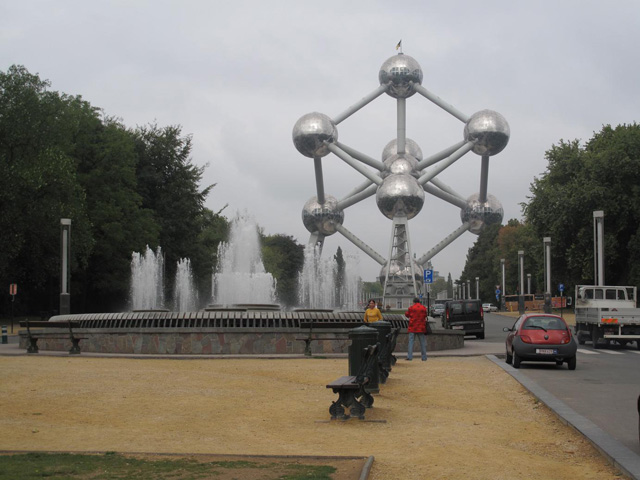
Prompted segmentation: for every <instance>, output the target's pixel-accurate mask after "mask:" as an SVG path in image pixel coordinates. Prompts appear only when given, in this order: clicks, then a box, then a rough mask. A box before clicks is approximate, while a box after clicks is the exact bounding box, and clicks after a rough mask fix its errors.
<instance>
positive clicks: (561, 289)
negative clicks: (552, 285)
mask: <svg viewBox="0 0 640 480" xmlns="http://www.w3.org/2000/svg"><path fill="white" fill-rule="evenodd" d="M558 290H560V291H561V292H564V283H561V284H560V285H558Z"/></svg>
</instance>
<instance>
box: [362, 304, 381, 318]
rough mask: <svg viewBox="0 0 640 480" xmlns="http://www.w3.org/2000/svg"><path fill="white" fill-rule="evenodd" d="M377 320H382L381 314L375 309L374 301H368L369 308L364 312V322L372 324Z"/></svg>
mask: <svg viewBox="0 0 640 480" xmlns="http://www.w3.org/2000/svg"><path fill="white" fill-rule="evenodd" d="M378 320H382V313H380V310H379V309H378V307H376V301H375V300H369V306H368V307H367V309H366V310H365V311H364V322H365V323H373V322H377V321H378Z"/></svg>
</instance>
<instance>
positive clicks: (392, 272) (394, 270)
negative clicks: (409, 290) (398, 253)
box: [380, 260, 422, 282]
mask: <svg viewBox="0 0 640 480" xmlns="http://www.w3.org/2000/svg"><path fill="white" fill-rule="evenodd" d="M388 264H389V262H387V263H386V264H385V265H384V266H383V267H382V268H381V269H380V281H381V282H384V277H385V276H386V275H387V265H388ZM413 271H414V274H415V278H416V280H420V282H422V267H421V266H420V265H419V264H418V262H416V261H415V260H413ZM398 275H402V276H405V275H406V276H408V277H409V278H411V268H410V267H409V265H405V266H404V268H400V264H399V263H398V261H397V260H391V266H390V267H389V278H391V277H395V276H398Z"/></svg>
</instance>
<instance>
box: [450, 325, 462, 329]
mask: <svg viewBox="0 0 640 480" xmlns="http://www.w3.org/2000/svg"><path fill="white" fill-rule="evenodd" d="M451 330H464V326H463V325H453V326H452V327H451Z"/></svg>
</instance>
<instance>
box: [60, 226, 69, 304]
mask: <svg viewBox="0 0 640 480" xmlns="http://www.w3.org/2000/svg"><path fill="white" fill-rule="evenodd" d="M70 253H71V219H70V218H61V219H60V257H61V262H60V264H61V273H60V315H68V314H70V313H71V294H70V293H69V281H70V279H71V275H70V274H69V257H70Z"/></svg>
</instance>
